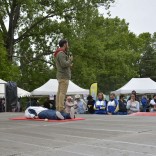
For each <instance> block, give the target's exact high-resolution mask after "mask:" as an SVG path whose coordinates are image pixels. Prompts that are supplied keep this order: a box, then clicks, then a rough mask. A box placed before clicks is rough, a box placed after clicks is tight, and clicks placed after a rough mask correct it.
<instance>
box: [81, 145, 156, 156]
mask: <svg viewBox="0 0 156 156" xmlns="http://www.w3.org/2000/svg"><path fill="white" fill-rule="evenodd" d="M78 145H79V144H78ZM80 145H83V146H89V147H98V148H104V149H105V148H106V149H111V150H115V151H125V152H129V153H137V154H148V155H151V156H155V155H153V154H151V153H147V152H137V151H132V150H124V149H119V148H113V147H106V146H102V147H101V146H100V147H99V146H96V145H88V144H82V143H81V144H80Z"/></svg>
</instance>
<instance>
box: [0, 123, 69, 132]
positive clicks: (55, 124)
mask: <svg viewBox="0 0 156 156" xmlns="http://www.w3.org/2000/svg"><path fill="white" fill-rule="evenodd" d="M44 122H46V121H44ZM68 123H69V122H68ZM62 124H67V122H60V123H53V124H44V125H41V124H40V125H31V127H40V126H53V125H54V126H57V125H62ZM31 127H30V125H28V126H27V125H25V126H21V127H17V126H16V127H13V128H0V130H5V129H19V128H31Z"/></svg>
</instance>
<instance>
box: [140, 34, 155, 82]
mask: <svg viewBox="0 0 156 156" xmlns="http://www.w3.org/2000/svg"><path fill="white" fill-rule="evenodd" d="M139 38H140V40H141V41H142V49H141V50H142V55H141V58H140V64H139V66H140V77H150V78H151V79H153V80H154V81H156V33H154V34H153V35H151V34H150V33H143V34H140V35H139Z"/></svg>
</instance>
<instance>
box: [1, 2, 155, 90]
mask: <svg viewBox="0 0 156 156" xmlns="http://www.w3.org/2000/svg"><path fill="white" fill-rule="evenodd" d="M113 2H114V0H87V1H86V0H77V1H74V0H66V1H64V0H59V1H54V0H26V1H23V0H12V1H9V0H5V1H2V0H0V10H1V12H0V33H1V38H0V41H2V42H0V54H1V55H0V59H1V62H0V67H1V69H2V70H1V71H0V74H1V75H2V76H1V78H4V79H5V80H14V81H17V82H18V85H19V86H20V87H22V88H24V89H26V90H28V91H32V90H33V89H35V88H37V87H39V86H40V85H42V84H43V83H45V82H46V81H47V80H48V79H50V78H55V75H56V69H55V62H54V58H53V52H54V50H55V49H56V47H57V44H58V40H59V39H61V38H67V39H68V41H69V44H70V51H71V52H72V53H73V56H74V66H73V67H72V80H73V81H74V82H75V83H76V84H78V85H80V86H81V87H84V88H89V87H90V85H91V84H92V83H93V82H98V85H99V90H100V91H103V92H105V93H108V92H109V91H112V90H115V89H117V88H119V87H121V86H122V85H123V84H125V83H126V82H127V81H129V80H130V79H131V78H132V77H139V76H141V77H146V76H148V77H151V78H153V79H154V80H156V77H155V74H156V73H155V65H156V62H155V58H156V54H155V53H156V47H155V43H156V42H155V41H156V34H154V35H153V36H152V35H151V34H149V33H143V34H140V35H139V36H136V35H135V34H133V33H132V32H130V31H129V28H128V27H129V25H128V24H127V23H126V21H125V20H124V19H123V20H121V19H119V18H117V17H116V18H104V17H103V16H101V15H99V12H98V6H101V5H103V6H105V8H106V9H109V7H110V5H111V3H113ZM6 19H8V20H9V27H8V29H7V28H6V26H5V22H4V21H5V20H6ZM151 69H152V70H151Z"/></svg>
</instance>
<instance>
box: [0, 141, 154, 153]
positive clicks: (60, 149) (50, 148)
mask: <svg viewBox="0 0 156 156" xmlns="http://www.w3.org/2000/svg"><path fill="white" fill-rule="evenodd" d="M0 140H2V141H9V142H10V141H11V142H16V143H22V144H25V145H30V146H36V147H41V148H47V149H49V150H58V151H64V152H70V153H73V154H80V155H84V156H91V155H90V154H89V155H88V154H84V153H80V152H73V151H71V150H66V149H65V148H67V147H71V145H70V146H66V147H60V148H57V149H56V148H55V147H54V148H52V147H49V146H41V145H36V144H31V143H25V142H21V141H15V140H10V139H0ZM76 145H83V146H84V145H85V146H89V147H98V148H104V149H105V148H107V149H111V150H115V151H124V152H129V153H137V154H146V155H149V156H155V155H153V154H150V153H147V152H136V151H131V150H122V149H118V148H109V147H106V146H103V147H99V146H96V145H86V144H76ZM76 145H75V146H76ZM62 148H63V149H62ZM92 156H93V155H92Z"/></svg>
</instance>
